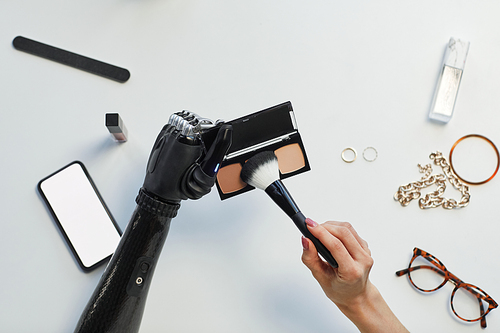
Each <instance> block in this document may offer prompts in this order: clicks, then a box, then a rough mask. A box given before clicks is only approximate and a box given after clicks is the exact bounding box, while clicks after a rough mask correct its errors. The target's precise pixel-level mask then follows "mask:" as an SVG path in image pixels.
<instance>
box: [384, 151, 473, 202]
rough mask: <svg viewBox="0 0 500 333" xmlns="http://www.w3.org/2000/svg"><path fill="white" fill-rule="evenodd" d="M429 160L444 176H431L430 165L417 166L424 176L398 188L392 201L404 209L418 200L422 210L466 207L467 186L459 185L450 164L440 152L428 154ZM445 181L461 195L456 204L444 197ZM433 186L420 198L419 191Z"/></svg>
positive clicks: (468, 194)
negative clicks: (397, 202)
mask: <svg viewBox="0 0 500 333" xmlns="http://www.w3.org/2000/svg"><path fill="white" fill-rule="evenodd" d="M429 158H430V159H431V160H433V161H434V164H435V165H438V166H440V167H441V168H442V169H443V172H444V174H436V175H431V173H432V166H431V165H430V164H427V165H426V166H424V167H422V165H420V164H419V165H418V168H419V171H420V172H421V173H423V174H424V175H423V176H422V178H421V179H420V180H419V181H415V182H412V183H408V184H406V185H402V186H400V187H399V189H398V191H397V192H396V194H394V200H396V201H399V203H400V204H401V206H403V207H406V206H408V204H409V203H410V202H411V201H412V200H414V199H419V198H420V199H419V200H418V204H419V206H420V208H422V209H426V208H434V207H439V206H442V207H443V208H445V209H453V208H462V207H465V206H467V205H468V204H469V200H470V193H469V186H467V185H465V184H463V183H461V182H460V180H459V179H458V177H457V176H455V174H454V173H453V171H452V170H451V167H450V164H449V163H448V161H446V158H444V157H443V154H442V153H441V152H440V151H436V152H435V153H432V154H430V156H429ZM446 179H448V181H449V182H450V183H451V184H452V185H453V187H455V189H457V190H458V191H459V192H460V193H461V194H462V198H461V199H460V201H458V202H457V201H456V200H455V199H447V198H445V197H444V191H445V189H446ZM434 184H436V185H437V189H436V190H435V191H434V192H430V193H427V194H426V195H424V197H421V192H420V191H421V190H422V189H423V188H426V187H429V186H431V185H434Z"/></svg>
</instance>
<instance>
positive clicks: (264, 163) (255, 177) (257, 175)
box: [240, 151, 280, 190]
mask: <svg viewBox="0 0 500 333" xmlns="http://www.w3.org/2000/svg"><path fill="white" fill-rule="evenodd" d="M240 177H241V179H242V180H243V181H244V182H245V183H247V184H250V185H252V186H253V187H256V188H260V189H261V190H265V189H266V188H267V187H268V186H269V185H271V184H272V183H273V182H274V181H276V180H278V179H279V178H280V173H279V165H278V159H277V158H276V155H274V153H273V152H272V151H263V152H261V153H258V154H256V155H254V156H252V157H251V158H249V159H248V161H247V162H246V163H245V165H243V168H242V169H241V175H240Z"/></svg>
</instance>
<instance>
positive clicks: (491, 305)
mask: <svg viewBox="0 0 500 333" xmlns="http://www.w3.org/2000/svg"><path fill="white" fill-rule="evenodd" d="M418 257H422V258H424V259H425V260H427V261H428V262H430V263H431V264H432V265H433V266H427V265H419V266H412V263H413V262H414V261H415V259H417V258H418ZM419 269H429V270H431V271H434V272H436V273H437V274H439V275H441V276H443V277H444V280H443V282H442V283H441V284H440V285H439V286H437V287H436V288H434V289H423V288H421V287H419V286H417V285H416V284H415V282H414V281H413V279H412V277H411V272H413V271H416V270H419ZM405 274H408V279H409V280H410V282H411V284H412V285H413V286H414V287H415V288H417V289H418V290H420V291H423V292H426V293H429V292H433V291H436V290H438V289H439V288H441V287H442V286H444V285H445V284H446V282H448V281H450V282H451V283H453V284H454V285H455V289H453V292H452V293H451V299H450V303H451V309H452V310H453V313H454V314H455V316H457V317H458V318H460V319H462V320H464V321H467V322H474V321H478V320H481V327H482V328H486V315H487V314H488V313H489V312H490V311H491V310H493V309H495V308H497V307H498V304H497V302H495V301H494V300H493V298H491V296H489V295H488V294H487V293H486V292H484V291H483V290H482V289H481V288H479V287H477V286H475V285H473V284H470V283H465V282H463V281H462V280H460V279H459V278H458V277H457V276H456V275H454V274H452V273H451V272H450V271H448V269H446V267H445V266H444V264H443V263H442V262H441V261H440V260H439V259H438V258H436V257H434V256H433V255H432V254H430V253H428V252H425V251H423V250H421V249H419V248H417V247H416V248H414V249H413V257H412V258H411V260H410V264H409V265H408V268H406V269H402V270H400V271H397V272H396V275H397V276H403V275H405ZM460 288H463V289H464V290H466V291H468V292H470V293H471V294H472V295H473V296H474V297H476V298H477V300H478V303H479V311H480V316H479V317H478V318H475V319H465V318H463V317H461V316H460V315H459V314H458V313H457V312H456V311H455V307H454V306H453V299H454V297H455V293H456V292H457V290H459V289H460ZM483 301H484V302H486V303H488V309H486V311H485V309H484V305H483Z"/></svg>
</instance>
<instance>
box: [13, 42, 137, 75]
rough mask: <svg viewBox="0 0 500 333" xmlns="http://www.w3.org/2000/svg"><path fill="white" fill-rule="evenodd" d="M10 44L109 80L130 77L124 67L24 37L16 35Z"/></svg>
mask: <svg viewBox="0 0 500 333" xmlns="http://www.w3.org/2000/svg"><path fill="white" fill-rule="evenodd" d="M12 44H13V45H14V47H15V48H16V49H17V50H19V51H24V52H27V53H30V54H33V55H36V56H39V57H42V58H45V59H49V60H53V61H56V62H58V63H61V64H64V65H68V66H71V67H75V68H78V69H81V70H84V71H86V72H89V73H92V74H96V75H99V76H102V77H105V78H108V79H111V80H115V81H118V82H122V83H123V82H125V81H127V80H128V79H129V78H130V72H129V71H128V70H126V69H125V68H121V67H117V66H114V65H110V64H107V63H105V62H102V61H99V60H95V59H91V58H88V57H85V56H82V55H79V54H76V53H73V52H69V51H66V50H62V49H59V48H57V47H54V46H50V45H47V44H43V43H40V42H37V41H34V40H31V39H28V38H25V37H21V36H17V37H16V38H14V40H13V41H12Z"/></svg>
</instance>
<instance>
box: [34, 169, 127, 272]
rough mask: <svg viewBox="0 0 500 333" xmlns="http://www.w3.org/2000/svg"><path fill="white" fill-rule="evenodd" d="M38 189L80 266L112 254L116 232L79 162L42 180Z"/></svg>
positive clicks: (92, 263)
mask: <svg viewBox="0 0 500 333" xmlns="http://www.w3.org/2000/svg"><path fill="white" fill-rule="evenodd" d="M40 189H41V190H42V192H43V194H44V195H45V197H46V199H47V201H48V203H49V205H50V206H51V208H52V210H53V212H54V214H55V215H56V217H57V220H58V221H59V223H60V225H61V227H62V229H64V232H65V233H66V236H67V237H68V239H69V241H70V243H71V244H72V246H73V248H74V250H75V252H76V253H77V255H78V257H79V258H80V260H81V262H82V264H83V265H84V266H86V267H91V266H92V265H94V264H96V263H98V262H99V261H101V260H103V259H104V258H106V257H108V256H109V255H111V254H113V253H114V251H115V249H116V247H117V245H118V243H119V242H120V234H119V231H118V230H117V228H116V226H115V224H114V223H113V221H112V220H111V217H110V216H109V215H108V212H107V211H106V209H105V208H104V205H103V203H101V201H100V200H99V197H98V195H97V193H96V191H95V190H94V188H93V187H92V184H91V183H90V180H89V179H88V178H87V175H86V174H85V172H84V170H83V169H82V166H81V165H80V164H79V163H73V164H70V165H69V166H68V167H66V168H65V169H63V170H62V171H60V172H58V173H56V174H54V175H52V176H51V177H49V178H47V179H45V180H43V181H42V182H41V183H40Z"/></svg>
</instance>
